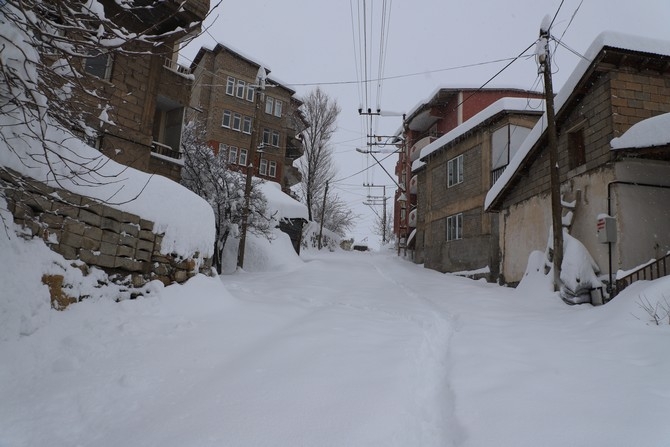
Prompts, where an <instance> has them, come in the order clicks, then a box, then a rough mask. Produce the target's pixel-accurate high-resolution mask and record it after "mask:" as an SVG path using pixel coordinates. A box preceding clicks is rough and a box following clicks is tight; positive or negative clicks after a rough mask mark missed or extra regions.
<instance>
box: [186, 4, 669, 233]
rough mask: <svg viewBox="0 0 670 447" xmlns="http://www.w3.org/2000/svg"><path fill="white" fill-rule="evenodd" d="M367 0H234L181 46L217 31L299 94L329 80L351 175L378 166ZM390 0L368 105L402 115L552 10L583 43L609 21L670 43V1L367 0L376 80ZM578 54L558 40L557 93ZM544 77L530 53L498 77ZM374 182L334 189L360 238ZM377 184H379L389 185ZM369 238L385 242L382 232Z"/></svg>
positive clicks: (341, 161)
mask: <svg viewBox="0 0 670 447" xmlns="http://www.w3.org/2000/svg"><path fill="white" fill-rule="evenodd" d="M211 1H212V3H215V1H216V0H211ZM363 2H364V0H281V1H278V0H224V1H223V3H222V4H221V6H219V8H218V9H217V10H216V11H215V12H214V13H213V14H212V15H211V17H210V19H209V22H208V25H209V30H208V32H207V33H205V34H203V35H202V36H201V37H200V38H198V39H197V40H196V41H194V42H193V43H192V44H191V45H189V47H188V48H186V49H185V50H184V51H183V52H182V55H183V57H184V58H185V60H186V61H190V59H192V58H193V56H194V55H195V53H196V52H197V50H198V48H200V47H201V46H207V47H210V48H213V47H214V45H215V44H216V42H215V40H216V41H218V42H221V43H222V44H224V45H230V46H232V47H234V48H236V49H239V50H241V51H242V52H244V53H245V54H247V55H249V56H251V57H253V58H254V59H255V60H257V61H260V62H262V63H264V64H265V65H266V66H268V67H269V68H270V69H271V70H272V74H271V76H275V77H276V78H277V79H278V80H279V81H280V82H283V83H285V84H287V85H289V86H291V87H292V88H293V89H294V90H296V92H297V94H298V96H300V95H303V94H306V93H308V92H309V91H310V90H312V89H313V88H315V85H313V84H322V85H321V86H320V87H321V88H322V89H323V90H324V91H326V92H327V93H328V94H329V95H330V96H331V97H332V98H334V99H336V100H337V102H338V103H339V105H340V107H341V108H342V112H341V114H340V117H339V120H338V132H337V133H336V135H335V137H334V138H333V140H332V144H333V147H334V150H335V152H336V160H337V163H338V170H339V177H338V178H344V177H348V176H350V175H351V174H354V173H356V172H358V171H360V170H362V169H365V168H366V167H368V166H370V165H374V164H375V163H374V160H371V159H370V158H369V156H365V155H362V154H360V153H358V152H356V151H355V148H357V147H359V148H360V147H364V146H365V141H366V140H365V136H366V133H367V131H366V128H365V122H364V119H362V118H361V117H360V116H359V114H358V107H359V105H360V104H361V97H362V96H363V97H364V95H361V94H360V93H359V92H360V84H357V83H356V81H357V80H360V78H362V77H363V76H361V73H362V72H363V70H362V69H360V67H362V66H364V64H363V63H362V61H363V59H364V58H363V57H362V55H363V53H364V52H363V51H360V48H361V47H362V44H361V42H362V41H361V40H360V39H359V36H360V35H361V34H362V33H363V24H362V22H361V20H362V19H359V14H358V11H361V13H362V8H363ZM384 3H385V4H386V7H387V8H388V9H387V11H388V12H387V15H386V24H387V27H386V29H387V30H388V35H387V38H386V39H385V48H386V51H385V59H384V60H385V63H384V64H383V67H384V71H383V74H384V76H385V77H387V78H389V79H386V80H384V81H383V83H382V89H381V95H380V97H379V100H378V99H377V98H376V96H375V93H376V91H377V90H376V85H375V88H374V89H372V91H371V96H370V104H371V106H372V107H373V108H374V107H376V104H377V102H379V103H380V105H381V108H382V109H383V110H388V111H394V112H400V113H406V112H408V111H410V110H411V109H412V108H413V107H414V106H415V105H416V104H417V103H419V102H422V101H424V100H426V99H428V97H429V95H430V94H431V93H432V92H433V91H434V90H435V89H436V88H438V87H439V86H443V85H449V86H467V87H477V86H479V85H481V84H483V83H484V82H486V81H487V80H488V79H489V78H490V77H492V76H493V75H494V74H495V73H496V72H498V71H499V70H500V69H501V68H503V67H504V66H505V65H506V64H507V63H508V62H507V61H501V62H497V63H491V64H484V65H477V66H475V67H471V68H463V69H452V68H454V67H460V66H464V65H470V64H480V63H484V62H489V61H496V60H502V59H507V58H513V57H515V56H517V55H518V54H519V53H520V52H521V51H522V50H523V49H525V48H526V47H528V46H529V45H530V44H532V43H533V42H534V41H535V40H536V38H537V35H538V32H539V27H540V23H541V22H542V19H543V18H544V16H545V15H550V16H552V17H553V16H554V14H555V13H556V11H559V12H558V15H557V16H556V20H555V22H554V25H553V27H552V34H553V35H554V36H556V37H559V38H560V37H561V36H563V37H562V41H563V42H564V43H565V44H566V45H567V46H568V47H570V48H572V49H574V50H576V51H577V52H579V53H583V52H584V51H585V50H586V48H587V47H588V46H589V45H590V44H591V42H592V41H593V39H594V38H595V37H596V36H597V35H598V34H599V33H600V32H602V31H619V32H625V33H628V34H633V35H639V36H643V37H650V38H656V39H662V40H667V41H668V42H669V43H668V45H670V25H669V24H670V1H668V0H636V1H633V0H563V2H561V0H506V1H498V0H459V1H445V0H386V2H384V0H366V1H365V4H366V6H367V8H366V16H367V19H368V20H367V22H366V23H367V26H366V28H367V30H368V39H367V40H366V42H367V45H366V46H367V49H368V52H367V54H368V64H367V66H368V68H369V69H368V77H369V78H370V79H376V78H377V76H378V72H379V70H378V68H379V48H380V39H381V35H382V34H381V31H380V28H379V27H380V24H381V23H382V15H383V9H382V8H383V6H384ZM561 3H562V6H561ZM580 4H581V6H580ZM559 6H560V10H559ZM578 8H579V9H578ZM575 11H577V12H576V14H575ZM573 14H574V18H573ZM571 19H572V21H571ZM568 25H569V26H568ZM530 51H531V52H532V51H533V50H532V49H531V50H530ZM577 61H578V56H576V55H574V54H572V53H570V52H569V51H568V50H566V49H564V48H562V47H559V48H558V49H557V51H556V53H555V59H554V62H553V69H554V72H555V75H554V85H555V90H556V91H558V90H559V89H560V87H561V86H562V85H563V83H564V82H565V80H566V78H567V77H568V76H569V74H570V73H571V71H572V69H573V68H574V66H575V64H576V63H577ZM357 67H358V69H357ZM417 73H418V74H417ZM412 74H416V75H412ZM537 79H538V76H537V67H536V63H535V60H534V58H522V59H520V60H518V61H517V62H515V63H514V64H512V65H511V66H510V67H509V68H508V69H507V70H505V71H504V72H503V73H502V74H501V75H500V76H499V77H498V78H496V80H494V81H493V82H492V83H491V84H489V85H490V86H514V87H519V88H528V89H530V88H534V89H539V90H541V89H542V84H538V83H537V82H536V81H537ZM308 84H312V85H308ZM363 100H364V99H363ZM400 125H401V118H400V117H382V118H379V119H377V120H376V123H375V133H376V134H379V135H390V134H393V133H394V132H395V131H396V130H397V129H398V128H399V127H400ZM395 159H396V157H395V156H392V157H390V158H389V159H388V162H386V163H384V165H385V166H386V167H387V169H388V170H389V172H391V173H393V165H394V163H395ZM364 182H366V183H375V184H380V185H381V184H386V185H392V181H391V179H389V178H388V177H387V176H386V174H385V173H384V172H383V170H382V169H381V168H379V167H378V166H377V167H373V168H372V169H369V170H368V171H366V172H364V173H361V174H359V175H357V176H354V177H352V178H349V179H347V180H344V181H342V182H340V183H339V184H338V185H337V186H336V189H335V191H337V192H338V193H339V194H340V195H341V197H343V198H344V199H345V200H347V201H348V202H349V203H350V204H351V206H352V208H353V209H354V210H355V212H356V213H358V214H361V216H362V217H361V219H360V220H359V222H358V224H357V228H356V230H355V231H354V232H353V234H352V235H353V236H355V237H356V238H357V240H360V239H362V238H363V237H365V236H368V235H371V233H372V231H371V228H372V225H373V213H372V211H371V210H370V209H369V208H368V207H367V206H365V205H363V203H362V202H363V201H364V199H365V197H364V196H365V195H366V194H367V193H368V190H367V189H366V188H364V187H363V186H362V185H363V183H364ZM394 188H395V186H392V187H389V188H388V190H387V195H392V192H393V190H394ZM372 194H375V195H376V194H379V190H376V191H375V190H373V191H372ZM389 204H391V202H390V201H389ZM370 239H371V242H372V245H376V237H372V236H371V238H370Z"/></svg>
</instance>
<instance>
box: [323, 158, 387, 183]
mask: <svg viewBox="0 0 670 447" xmlns="http://www.w3.org/2000/svg"><path fill="white" fill-rule="evenodd" d="M391 155H395V152H391V153H390V154H388V155H387V156H386V157H384V158H382V159H381V160H380V161H379V162H382V161H384V160H386V159H387V158H389V157H390V156H391ZM373 166H374V165H371V166H368V167H367V168H364V169H361V170H360V171H358V172H356V173H354V174H351V175H348V176H346V177H342V178H340V179H337V180H333V181H332V182H331V183H338V182H341V181H343V180H348V179H350V178H352V177H355V176H357V175H358V174H362V173H364V172H365V171H367V170H369V169H370V168H372V167H373Z"/></svg>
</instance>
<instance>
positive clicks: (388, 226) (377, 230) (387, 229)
mask: <svg viewBox="0 0 670 447" xmlns="http://www.w3.org/2000/svg"><path fill="white" fill-rule="evenodd" d="M373 211H375V220H374V223H373V228H372V231H373V233H374V234H376V235H377V236H380V237H381V238H382V243H387V242H393V240H394V239H395V235H394V234H393V210H392V209H389V210H387V212H386V216H384V213H383V212H382V213H378V212H377V211H376V210H374V208H373Z"/></svg>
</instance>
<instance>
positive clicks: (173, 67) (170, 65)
mask: <svg viewBox="0 0 670 447" xmlns="http://www.w3.org/2000/svg"><path fill="white" fill-rule="evenodd" d="M163 67H165V68H167V69H168V70H170V71H173V72H175V73H178V74H180V75H183V76H187V77H188V78H189V79H191V78H192V76H193V71H192V70H191V68H190V67H187V66H185V65H181V64H179V63H177V62H175V61H173V60H172V59H170V58H169V57H166V58H165V59H164V61H163Z"/></svg>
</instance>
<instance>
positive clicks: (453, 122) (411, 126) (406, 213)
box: [393, 87, 538, 262]
mask: <svg viewBox="0 0 670 447" xmlns="http://www.w3.org/2000/svg"><path fill="white" fill-rule="evenodd" d="M504 97H508V98H527V97H529V92H528V91H526V90H520V89H516V88H489V89H475V88H458V87H440V88H438V89H436V90H435V92H434V93H433V94H432V95H430V97H429V99H428V100H427V101H426V102H423V103H421V104H419V105H418V106H417V107H415V108H414V109H413V110H412V111H411V112H410V113H408V114H407V115H406V117H405V118H404V119H403V123H402V127H401V129H400V130H399V131H398V133H397V135H398V136H402V139H401V140H402V141H403V144H402V147H401V151H400V153H399V157H398V161H397V163H396V167H395V174H396V176H397V177H398V184H399V185H400V186H401V189H398V190H396V192H395V199H394V216H393V232H394V233H395V235H396V240H398V241H399V242H400V244H399V249H400V248H403V247H405V248H407V247H409V248H411V249H415V248H416V244H417V242H418V243H419V244H422V243H423V242H422V238H423V233H422V232H417V231H414V230H415V229H416V228H417V223H418V218H419V215H418V211H417V193H418V192H419V191H418V176H417V175H415V174H417V172H414V173H413V169H412V165H413V164H414V165H415V167H416V166H418V165H419V164H422V163H420V162H419V156H420V154H421V150H422V149H423V148H424V147H426V146H427V145H429V144H430V143H432V142H433V141H435V140H436V139H438V138H440V137H441V136H443V135H445V134H446V133H448V132H449V131H451V130H453V129H455V128H456V127H458V126H460V125H462V124H463V123H464V122H465V121H467V120H469V119H470V118H472V117H473V116H475V115H476V114H477V113H479V112H481V111H482V110H483V109H484V108H486V107H488V106H490V105H491V104H493V103H494V102H495V101H497V100H499V99H501V98H504ZM530 97H538V94H530ZM422 259H423V254H422V252H415V260H416V261H417V262H423V261H422Z"/></svg>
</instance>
